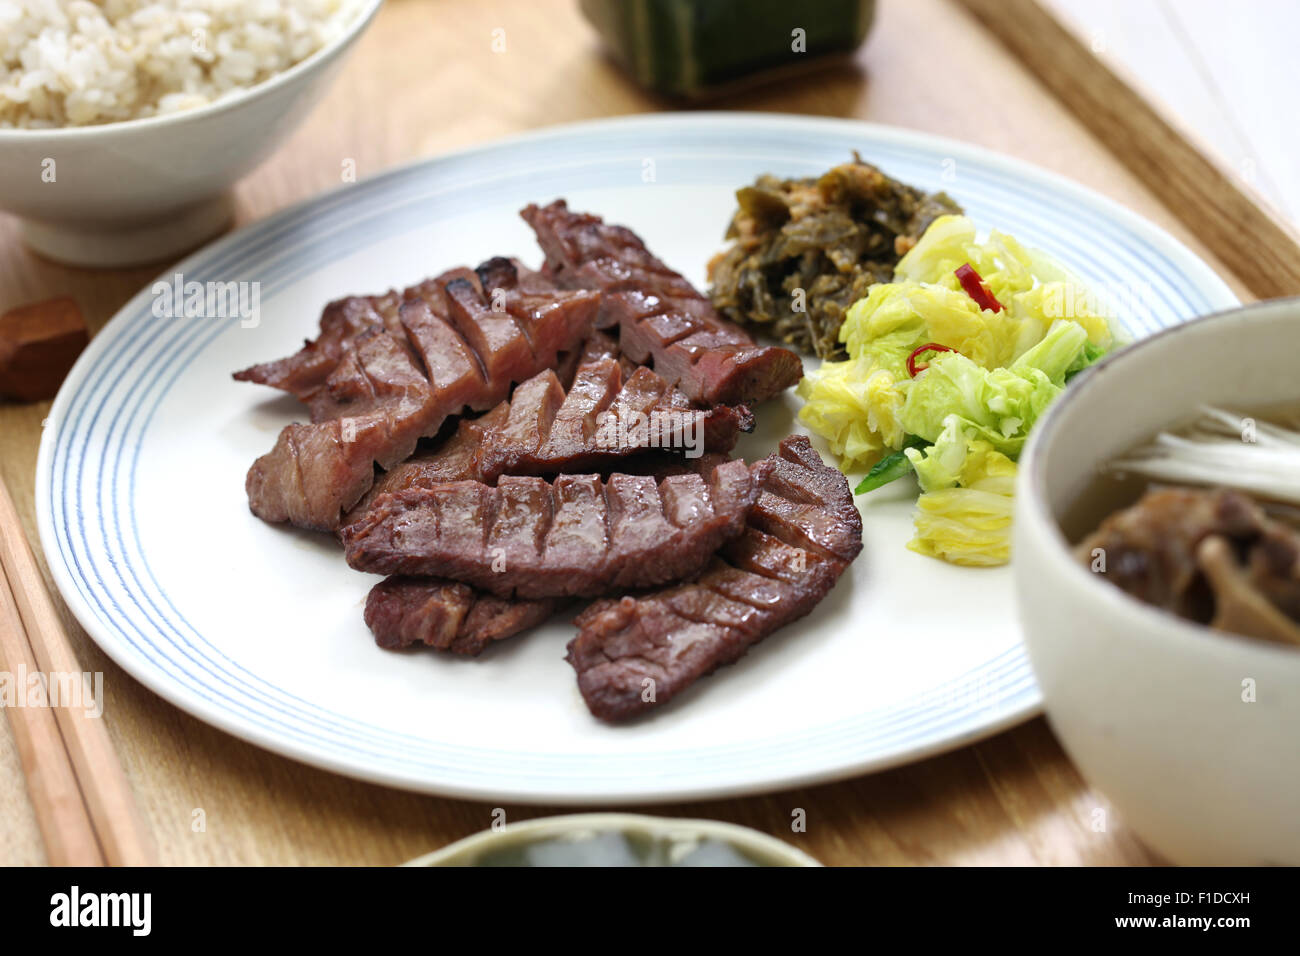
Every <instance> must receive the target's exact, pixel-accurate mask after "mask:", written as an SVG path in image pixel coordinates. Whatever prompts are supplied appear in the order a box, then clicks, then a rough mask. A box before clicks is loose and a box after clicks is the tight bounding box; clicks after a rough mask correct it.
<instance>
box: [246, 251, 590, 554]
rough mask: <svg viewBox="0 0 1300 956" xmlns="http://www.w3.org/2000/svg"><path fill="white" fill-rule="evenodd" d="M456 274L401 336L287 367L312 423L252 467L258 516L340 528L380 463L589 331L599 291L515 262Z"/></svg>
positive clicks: (339, 346)
mask: <svg viewBox="0 0 1300 956" xmlns="http://www.w3.org/2000/svg"><path fill="white" fill-rule="evenodd" d="M447 275H452V278H450V279H446V278H445V277H444V279H440V280H438V281H436V282H434V283H432V288H433V291H428V290H426V294H423V295H421V296H419V297H416V298H413V299H410V300H408V301H405V302H403V303H402V304H401V305H400V306H399V307H398V309H397V312H398V320H399V325H400V330H398V331H393V330H391V329H390V328H389V326H388V325H387V324H385V325H384V326H383V328H380V327H379V326H378V325H371V326H369V327H367V328H364V329H362V330H360V331H359V332H357V333H356V334H354V335H352V336H351V337H350V338H347V339H346V340H344V339H343V338H339V341H338V342H337V343H336V344H335V345H331V346H330V349H329V350H326V349H324V348H322V349H321V350H318V351H319V354H312V355H310V356H309V357H308V358H306V359H302V360H300V361H296V360H294V359H290V360H285V361H288V362H290V363H291V366H292V369H293V370H294V371H293V372H292V373H291V372H285V373H284V376H282V377H281V378H280V379H278V380H277V381H279V382H281V383H287V382H289V381H290V380H292V381H293V382H294V385H295V388H297V389H298V390H299V391H298V392H297V394H300V395H301V397H303V398H305V400H306V401H307V402H308V404H309V406H310V408H311V411H312V419H313V421H312V423H311V424H306V425H304V424H294V425H289V426H287V427H286V428H285V429H284V430H283V431H281V433H280V436H279V438H278V440H277V441H276V444H275V447H274V448H273V449H272V450H271V451H270V452H268V453H267V454H265V455H263V456H262V457H261V458H259V459H258V460H257V461H256V462H254V463H253V466H252V467H251V468H250V469H249V472H248V477H247V480H246V482H245V486H246V490H247V492H248V500H249V506H250V508H251V509H252V511H253V513H254V514H256V515H258V516H259V517H261V518H263V519H265V520H267V521H272V522H279V521H288V522H290V523H291V524H294V525H297V526H299V527H303V528H312V529H316V530H322V531H330V530H334V529H335V528H337V527H338V524H339V519H340V515H341V514H342V512H344V511H345V510H347V509H349V508H351V507H352V506H353V505H354V504H356V502H357V501H358V500H359V499H360V498H361V497H362V495H364V494H365V492H366V491H367V489H369V488H370V486H371V484H372V483H373V481H374V468H375V465H376V464H378V465H379V467H380V468H383V469H389V468H392V467H393V466H394V465H396V464H398V463H399V462H401V461H403V460H405V459H406V458H408V457H410V455H411V454H412V452H414V451H415V447H416V443H417V442H418V441H419V439H420V438H421V437H425V436H430V435H434V434H436V433H437V432H438V430H439V428H440V427H441V425H442V423H443V422H444V421H445V420H446V419H447V417H448V416H450V415H454V414H458V413H460V412H461V411H462V410H463V409H464V408H467V407H468V408H470V409H475V410H485V409H489V408H491V407H492V406H494V405H496V404H497V403H499V402H501V401H503V400H504V399H506V398H507V397H508V396H509V394H510V388H511V386H512V385H513V384H515V383H517V382H522V381H524V380H526V379H528V378H531V377H532V376H534V375H536V374H537V373H538V372H540V371H542V370H544V369H549V368H553V367H555V365H556V364H557V361H558V359H559V354H560V353H561V352H567V351H570V350H573V349H575V348H576V347H577V346H579V345H580V344H581V343H582V342H583V341H584V340H585V339H586V338H587V337H588V335H589V334H590V332H591V329H592V325H593V322H594V319H595V313H596V307H597V305H598V302H599V295H598V294H595V293H587V292H571V291H564V290H560V289H556V288H555V287H554V286H552V285H550V283H549V282H548V281H547V280H545V279H544V278H542V277H541V276H539V275H537V274H535V273H529V272H527V270H525V269H523V267H522V266H520V265H518V264H517V263H514V262H512V261H510V260H506V259H493V260H489V261H488V262H486V263H484V264H483V265H482V266H480V267H479V268H478V270H476V271H475V272H474V273H472V275H473V278H472V279H471V278H468V277H466V276H465V275H463V274H461V273H455V274H447ZM422 288H423V287H422ZM327 311H328V310H327ZM310 351H311V349H310V346H309V347H308V348H307V349H304V350H303V352H310ZM326 351H330V352H333V351H337V352H338V354H339V358H338V361H337V362H336V363H335V365H334V367H333V369H332V370H331V371H330V372H329V373H328V374H327V375H326V376H325V377H324V379H323V380H322V381H321V382H319V383H318V384H317V385H314V386H311V387H307V386H306V385H305V384H304V383H305V382H306V381H307V379H308V378H309V377H310V376H308V375H307V373H306V370H307V369H311V370H312V375H316V374H318V373H319V371H320V369H321V368H322V367H323V365H324V364H325V363H326V358H325V353H326ZM303 352H300V353H298V354H299V355H302V354H303ZM258 368H264V367H262V366H259V367H258ZM241 374H245V373H241ZM259 374H260V373H259ZM245 377H248V378H250V379H251V378H252V373H251V371H250V372H249V373H248V374H246V375H245ZM271 377H272V376H270V375H269V374H262V375H261V378H267V379H270V378H271ZM258 380H260V379H258Z"/></svg>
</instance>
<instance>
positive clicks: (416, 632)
mask: <svg viewBox="0 0 1300 956" xmlns="http://www.w3.org/2000/svg"><path fill="white" fill-rule="evenodd" d="M558 607H559V602H558V601H556V600H555V599H553V598H539V599H537V600H526V599H523V598H516V599H508V598H499V597H495V596H494V595H491V594H484V593H483V592H481V591H476V590H474V589H473V588H471V587H470V586H469V585H467V584H459V583H457V582H455V581H444V580H439V579H436V578H418V577H402V576H397V577H391V578H385V579H384V580H383V581H380V582H379V583H378V584H376V585H375V586H374V587H373V588H371V589H370V595H369V597H367V598H366V613H365V618H366V625H367V626H368V627H369V628H370V630H371V632H372V633H373V634H374V635H375V642H376V643H377V644H378V645H379V646H380V647H386V648H389V649H396V648H400V647H408V646H410V645H412V644H423V645H426V646H428V647H433V648H436V649H438V650H440V651H448V652H450V653H453V654H463V655H466V656H469V657H474V656H476V655H478V654H479V653H481V652H482V651H483V649H484V648H485V647H487V646H488V645H489V644H491V643H493V642H494V641H500V640H503V639H505V638H507V637H513V636H514V635H515V634H518V633H520V632H522V631H526V630H528V629H529V628H532V627H536V626H537V625H538V624H541V623H542V622H543V621H545V620H546V619H547V618H549V617H550V616H551V615H552V614H553V613H555V610H556V608H558Z"/></svg>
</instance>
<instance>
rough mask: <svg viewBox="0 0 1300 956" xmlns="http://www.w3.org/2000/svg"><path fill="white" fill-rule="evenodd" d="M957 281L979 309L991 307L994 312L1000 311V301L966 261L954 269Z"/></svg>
mask: <svg viewBox="0 0 1300 956" xmlns="http://www.w3.org/2000/svg"><path fill="white" fill-rule="evenodd" d="M955 275H956V276H957V281H958V282H960V283H961V287H962V288H963V289H965V290H966V294H967V295H968V296H970V297H971V298H972V299H974V300H975V304H976V305H978V306H979V307H980V308H981V309H992V310H993V311H994V312H1001V311H1002V303H1001V302H999V301H998V300H997V299H996V298H995V297H994V295H993V293H992V292H990V291H989V287H988V286H986V285H985V284H984V280H983V279H982V278H980V274H979V273H978V272H976V271H975V269H974V268H973V267H972V266H971V264H970V263H969V262H968V263H966V264H965V265H964V266H959V267H958V268H957V269H956V270H955Z"/></svg>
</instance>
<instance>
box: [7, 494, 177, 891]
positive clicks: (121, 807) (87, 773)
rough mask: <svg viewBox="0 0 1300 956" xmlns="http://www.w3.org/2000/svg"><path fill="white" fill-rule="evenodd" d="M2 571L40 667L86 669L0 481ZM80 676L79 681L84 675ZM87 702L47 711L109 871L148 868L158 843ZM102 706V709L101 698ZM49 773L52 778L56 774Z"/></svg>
mask: <svg viewBox="0 0 1300 956" xmlns="http://www.w3.org/2000/svg"><path fill="white" fill-rule="evenodd" d="M0 566H2V567H3V569H4V575H5V577H6V578H7V580H8V590H9V592H10V594H11V595H12V597H13V599H14V603H15V604H16V605H17V609H18V617H19V619H20V621H21V624H22V631H23V632H25V634H26V639H27V644H28V646H29V647H30V650H31V656H32V658H33V659H34V660H35V664H36V667H37V668H38V669H39V670H41V671H44V672H45V673H46V674H51V675H73V674H75V675H81V674H82V669H81V665H80V664H79V662H78V661H77V655H76V653H75V652H74V651H73V649H72V642H71V641H70V640H69V639H68V634H67V632H66V631H65V630H64V627H63V621H62V619H61V618H60V617H59V614H58V611H57V610H56V609H55V607H54V601H53V599H52V598H51V597H50V593H49V591H48V590H46V588H45V581H44V579H43V578H42V577H41V573H40V569H39V568H38V567H37V564H36V557H35V555H34V554H33V553H32V548H31V544H30V543H29V542H28V541H27V535H26V534H25V533H24V532H23V526H22V522H21V521H20V520H19V517H18V511H17V509H16V508H15V507H14V503H13V499H12V498H10V497H9V489H8V488H7V487H6V486H5V483H4V481H3V480H0ZM8 657H9V655H8V654H6V658H8ZM10 666H11V667H12V664H10ZM77 679H78V680H80V679H81V678H80V676H78V678H77ZM86 703H88V702H85V701H83V703H82V706H79V707H68V706H59V707H54V708H47V709H50V710H53V712H54V717H55V720H56V721H57V724H58V729H59V731H60V733H61V735H62V739H63V745H64V747H65V748H66V750H65V753H66V755H67V758H69V759H70V761H71V767H72V771H73V773H74V774H75V775H76V779H77V782H78V784H79V786H80V789H81V795H82V797H83V798H84V800H85V805H86V808H87V810H88V812H89V816H90V822H91V825H92V826H93V827H94V830H95V834H96V835H97V836H98V838H99V846H100V847H101V848H102V850H103V858H104V861H105V862H106V863H108V865H109V866H147V865H150V864H152V863H153V862H154V849H153V841H152V839H151V838H150V836H149V831H148V830H147V829H146V827H145V825H144V821H143V819H142V817H141V815H140V810H139V808H138V807H137V805H136V802H135V795H134V793H132V791H131V784H130V782H129V781H128V780H127V779H126V773H125V772H124V771H123V770H122V764H121V763H120V762H119V760H118V757H117V752H116V751H115V750H114V749H113V742H112V740H111V739H110V738H109V736H108V729H107V728H106V727H105V726H104V721H103V719H102V718H99V717H92V716H90V715H89V714H88V713H87V707H86V706H85V704H86ZM98 703H99V704H100V705H101V706H102V704H103V701H99V702H98ZM46 756H47V754H46V753H44V752H41V753H38V754H37V755H36V759H37V760H43V759H45V758H46ZM50 756H51V757H52V756H53V755H50ZM50 776H51V777H53V772H51V774H50ZM42 785H44V780H42ZM73 836H74V834H72V833H71V832H69V834H68V835H67V836H66V838H65V837H64V836H62V835H61V836H60V837H59V838H58V840H61V841H63V842H68V843H71V842H72V841H73ZM56 842H57V841H56ZM47 846H48V844H47Z"/></svg>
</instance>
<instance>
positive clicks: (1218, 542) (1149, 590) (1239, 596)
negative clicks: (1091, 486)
mask: <svg viewBox="0 0 1300 956" xmlns="http://www.w3.org/2000/svg"><path fill="white" fill-rule="evenodd" d="M1076 555H1077V556H1078V558H1079V560H1080V561H1081V562H1082V563H1083V564H1084V565H1086V566H1087V567H1089V568H1090V569H1092V570H1094V571H1096V572H1097V573H1099V574H1102V575H1103V576H1104V577H1105V578H1106V580H1108V581H1110V582H1111V583H1112V584H1114V585H1116V586H1117V587H1119V588H1121V589H1123V590H1124V591H1127V592H1128V593H1129V594H1131V595H1133V596H1134V597H1136V598H1137V599H1138V600H1141V601H1145V602H1146V603H1148V604H1152V605H1155V606H1156V607H1158V608H1162V609H1164V610H1166V611H1170V612H1172V613H1174V614H1177V615H1180V616H1181V617H1185V618H1189V619H1191V620H1193V621H1199V622H1200V623H1203V624H1209V625H1210V626H1211V627H1216V628H1218V629H1220V630H1225V631H1232V632H1234V633H1237V634H1245V635H1247V636H1249V637H1259V638H1264V639H1266V640H1275V641H1283V642H1287V643H1296V644H1300V532H1297V531H1296V530H1295V529H1294V528H1292V527H1290V526H1288V525H1286V524H1283V523H1282V522H1280V521H1275V520H1273V519H1271V518H1270V517H1269V516H1268V514H1267V513H1266V512H1265V511H1264V509H1263V508H1261V507H1260V506H1259V505H1258V504H1256V503H1255V502H1254V501H1252V500H1251V499H1250V498H1249V497H1247V496H1246V495H1244V494H1241V493H1240V492H1237V491H1230V490H1226V489H1214V490H1204V489H1191V488H1157V489H1153V490H1151V491H1148V492H1147V493H1146V494H1145V495H1143V497H1142V498H1141V500H1139V501H1138V502H1137V504H1135V505H1133V506H1132V507H1130V508H1126V509H1124V510H1122V511H1117V512H1115V513H1114V514H1112V515H1110V516H1109V517H1107V518H1106V520H1105V521H1103V522H1102V523H1101V526H1100V527H1099V528H1098V529H1097V530H1096V531H1094V532H1093V533H1092V534H1090V535H1089V536H1088V537H1086V538H1085V539H1084V540H1083V541H1082V542H1080V543H1079V545H1078V546H1077V548H1076Z"/></svg>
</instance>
